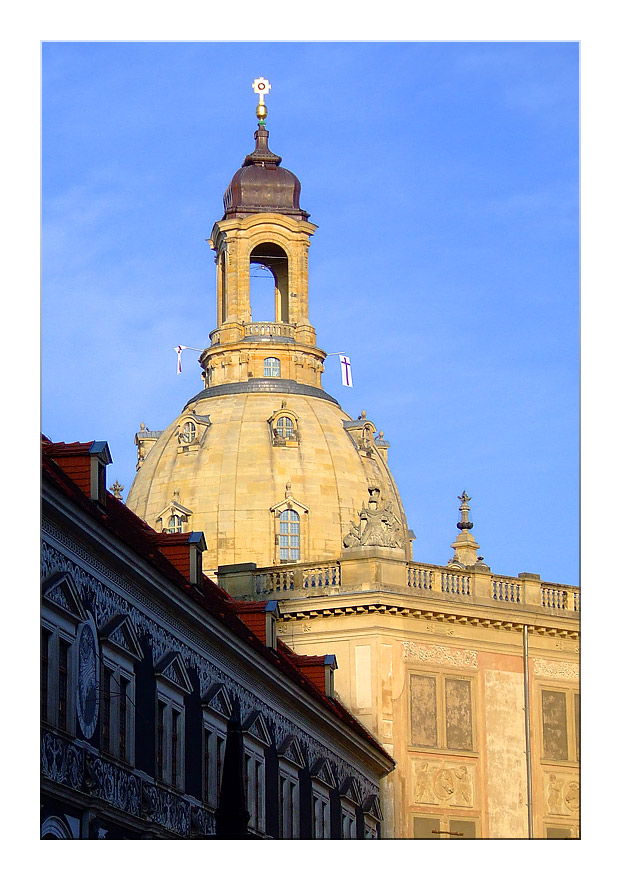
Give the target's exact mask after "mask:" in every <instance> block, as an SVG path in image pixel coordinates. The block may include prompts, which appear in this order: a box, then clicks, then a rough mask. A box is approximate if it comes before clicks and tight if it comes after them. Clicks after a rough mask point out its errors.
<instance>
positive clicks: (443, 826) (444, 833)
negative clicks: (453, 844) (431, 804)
mask: <svg viewBox="0 0 621 880" xmlns="http://www.w3.org/2000/svg"><path fill="white" fill-rule="evenodd" d="M410 815H411V826H410V827H411V838H412V840H457V839H458V837H457V835H455V834H449V833H448V832H450V831H451V824H452V823H453V822H470V823H472V824H473V825H474V838H469V837H467V838H465V839H466V840H480V839H481V818H480V816H460V815H457V814H456V813H453V814H450V813H444V812H443V813H432V812H428V813H423V812H416V813H411V814H410ZM417 819H426V820H434V819H435V820H437V823H438V827H439V830H440V833H439V834H437V835H434V836H433V837H415V836H414V834H415V821H416V820H417Z"/></svg>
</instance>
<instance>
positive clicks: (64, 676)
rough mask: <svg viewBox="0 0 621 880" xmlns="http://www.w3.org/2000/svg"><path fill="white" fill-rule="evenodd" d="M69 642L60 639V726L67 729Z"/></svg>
mask: <svg viewBox="0 0 621 880" xmlns="http://www.w3.org/2000/svg"><path fill="white" fill-rule="evenodd" d="M69 648H70V645H69V642H66V641H65V640H64V639H59V640H58V726H59V727H60V729H61V730H67V722H68V714H67V713H68V708H67V706H68V700H69Z"/></svg>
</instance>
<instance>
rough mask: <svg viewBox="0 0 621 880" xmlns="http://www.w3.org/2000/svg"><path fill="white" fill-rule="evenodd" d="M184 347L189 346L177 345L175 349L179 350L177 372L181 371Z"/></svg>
mask: <svg viewBox="0 0 621 880" xmlns="http://www.w3.org/2000/svg"><path fill="white" fill-rule="evenodd" d="M184 348H187V345H176V346H175V351H176V352H177V373H180V372H181V352H182V351H183V349H184Z"/></svg>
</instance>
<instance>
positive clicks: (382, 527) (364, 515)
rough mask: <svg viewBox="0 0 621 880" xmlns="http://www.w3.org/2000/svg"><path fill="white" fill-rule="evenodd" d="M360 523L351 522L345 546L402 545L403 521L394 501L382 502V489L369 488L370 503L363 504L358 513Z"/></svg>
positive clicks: (344, 540)
mask: <svg viewBox="0 0 621 880" xmlns="http://www.w3.org/2000/svg"><path fill="white" fill-rule="evenodd" d="M358 516H359V518H360V523H359V524H358V525H356V523H354V522H352V523H351V529H350V530H349V532H348V533H347V534H346V535H345V537H344V539H343V546H344V547H402V546H403V530H402V526H401V521H400V520H399V518H398V517H397V516H396V514H395V513H394V511H393V506H392V502H391V501H389V502H387V503H386V504H382V503H381V502H380V490H379V489H378V488H376V487H371V488H370V489H369V505H368V507H367V506H366V505H365V504H363V505H362V510H361V511H360V512H359V514H358Z"/></svg>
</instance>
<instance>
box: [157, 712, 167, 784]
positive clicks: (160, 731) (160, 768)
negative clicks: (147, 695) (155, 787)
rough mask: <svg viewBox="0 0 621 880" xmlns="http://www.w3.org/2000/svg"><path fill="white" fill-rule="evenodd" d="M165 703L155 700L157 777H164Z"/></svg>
mask: <svg viewBox="0 0 621 880" xmlns="http://www.w3.org/2000/svg"><path fill="white" fill-rule="evenodd" d="M165 711H166V703H164V702H163V701H162V700H158V701H157V758H156V767H155V775H156V777H157V778H158V779H163V778H164V713H165Z"/></svg>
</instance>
